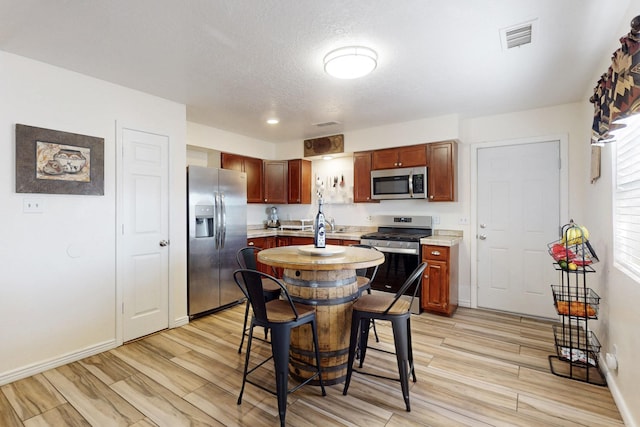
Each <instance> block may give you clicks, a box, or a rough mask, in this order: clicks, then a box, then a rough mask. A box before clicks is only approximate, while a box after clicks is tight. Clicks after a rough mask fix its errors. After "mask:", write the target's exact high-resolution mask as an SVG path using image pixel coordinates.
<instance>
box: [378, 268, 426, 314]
mask: <svg viewBox="0 0 640 427" xmlns="http://www.w3.org/2000/svg"><path fill="white" fill-rule="evenodd" d="M425 268H427V263H426V262H423V263H420V264H419V265H418V266H417V267H416V269H415V270H413V273H411V275H410V276H409V277H407V280H405V281H404V283H403V284H402V286H401V287H400V289H399V290H398V292H396V295H395V296H394V297H393V301H391V304H389V307H387V309H386V310H385V311H384V314H387V313H388V312H389V310H391V308H392V307H393V306H394V305H395V303H396V302H397V301H398V300H399V299H400V297H401V296H402V295H404V294H405V293H406V292H407V291H408V290H409V288H410V287H411V285H413V284H414V283H416V287H415V288H414V290H413V294H412V295H411V302H410V303H409V309H410V307H411V306H412V305H413V300H414V299H415V298H416V295H417V294H418V289H420V283H421V282H422V281H421V280H420V279H422V273H423V272H424V270H425Z"/></svg>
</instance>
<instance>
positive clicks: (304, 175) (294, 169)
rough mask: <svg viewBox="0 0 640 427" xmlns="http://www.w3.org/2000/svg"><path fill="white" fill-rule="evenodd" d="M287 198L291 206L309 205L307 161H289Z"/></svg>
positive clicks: (309, 165) (309, 185)
mask: <svg viewBox="0 0 640 427" xmlns="http://www.w3.org/2000/svg"><path fill="white" fill-rule="evenodd" d="M288 181H289V191H288V193H289V197H288V202H289V203H291V204H310V203H311V162H310V161H309V160H303V159H296V160H289V179H288Z"/></svg>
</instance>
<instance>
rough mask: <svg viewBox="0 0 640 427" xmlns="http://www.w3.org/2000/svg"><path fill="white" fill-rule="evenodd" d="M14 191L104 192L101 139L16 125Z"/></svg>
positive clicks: (99, 194)
mask: <svg viewBox="0 0 640 427" xmlns="http://www.w3.org/2000/svg"><path fill="white" fill-rule="evenodd" d="M16 193H45V194H81V195H97V196H103V195H104V138H99V137H95V136H88V135H80V134H76V133H70V132H63V131H58V130H52V129H45V128H39V127H34V126H28V125H23V124H16Z"/></svg>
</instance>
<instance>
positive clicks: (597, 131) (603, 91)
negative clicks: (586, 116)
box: [589, 15, 640, 144]
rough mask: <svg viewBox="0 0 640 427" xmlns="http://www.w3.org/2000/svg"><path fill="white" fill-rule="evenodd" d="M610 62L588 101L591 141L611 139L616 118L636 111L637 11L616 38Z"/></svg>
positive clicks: (639, 95)
mask: <svg viewBox="0 0 640 427" xmlns="http://www.w3.org/2000/svg"><path fill="white" fill-rule="evenodd" d="M620 44H621V45H622V46H621V47H620V48H619V49H618V50H616V51H615V52H614V53H613V57H612V58H611V66H610V67H609V69H608V70H607V72H606V73H604V74H603V75H602V77H600V80H598V84H597V85H596V87H595V89H594V94H593V96H592V97H591V98H589V101H591V102H592V103H593V104H594V110H595V111H594V115H593V127H592V136H591V143H592V144H594V143H602V142H609V141H611V138H612V135H611V134H610V132H611V131H613V130H615V129H617V128H619V127H621V126H624V125H623V124H620V123H619V122H620V121H621V120H622V119H624V118H626V117H629V116H630V115H632V114H635V113H638V112H640V15H639V16H636V17H635V18H633V20H632V21H631V31H630V32H629V34H627V35H626V36H625V37H622V38H621V39H620Z"/></svg>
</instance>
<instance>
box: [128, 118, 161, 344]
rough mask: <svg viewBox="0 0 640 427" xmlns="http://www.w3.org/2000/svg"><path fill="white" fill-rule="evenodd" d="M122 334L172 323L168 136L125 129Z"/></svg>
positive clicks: (135, 334) (138, 333) (132, 334)
mask: <svg viewBox="0 0 640 427" xmlns="http://www.w3.org/2000/svg"><path fill="white" fill-rule="evenodd" d="M122 148H123V151H122V165H123V167H122V174H123V189H122V191H123V198H122V200H123V206H122V224H121V230H119V231H120V232H121V233H122V235H121V242H122V244H120V245H119V248H120V250H121V254H120V256H119V261H120V268H121V269H122V271H121V274H119V277H120V279H121V280H122V282H123V283H122V292H123V296H122V300H123V339H124V341H128V340H132V339H134V338H138V337H141V336H144V335H148V334H150V333H153V332H156V331H159V330H161V329H166V328H167V327H168V326H169V312H168V309H169V304H168V300H169V250H168V247H167V245H168V236H169V223H168V218H169V204H168V200H169V186H168V184H169V179H168V176H169V169H168V164H169V162H168V149H169V138H168V137H167V136H163V135H155V134H150V133H146V132H141V131H136V130H130V129H123V130H122Z"/></svg>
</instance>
